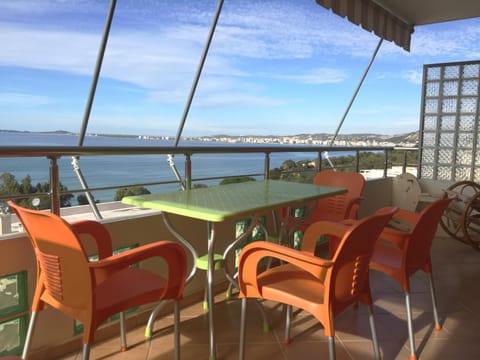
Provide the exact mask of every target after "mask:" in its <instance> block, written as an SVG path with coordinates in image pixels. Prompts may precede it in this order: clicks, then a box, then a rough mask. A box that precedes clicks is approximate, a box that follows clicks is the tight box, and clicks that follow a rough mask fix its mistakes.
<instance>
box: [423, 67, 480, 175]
mask: <svg viewBox="0 0 480 360" xmlns="http://www.w3.org/2000/svg"><path fill="white" fill-rule="evenodd" d="M479 94H480V61H470V62H456V63H447V64H431V65H425V66H424V68H423V91H422V111H421V120H420V149H421V150H420V166H419V177H421V178H423V179H432V180H445V181H461V180H472V181H475V182H480V147H479V146H478V136H479V133H480V129H479Z"/></svg>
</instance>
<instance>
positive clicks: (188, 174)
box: [185, 154, 192, 189]
mask: <svg viewBox="0 0 480 360" xmlns="http://www.w3.org/2000/svg"><path fill="white" fill-rule="evenodd" d="M185 187H186V188H187V189H191V188H192V157H191V155H190V154H185Z"/></svg>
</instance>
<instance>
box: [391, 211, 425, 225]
mask: <svg viewBox="0 0 480 360" xmlns="http://www.w3.org/2000/svg"><path fill="white" fill-rule="evenodd" d="M419 217H420V214H419V213H416V212H413V211H408V210H405V209H398V211H397V212H396V213H395V214H393V217H392V219H397V220H402V221H405V222H407V223H409V224H412V225H413V224H415V223H416V222H417V221H418V218H419Z"/></svg>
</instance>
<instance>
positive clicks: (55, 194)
mask: <svg viewBox="0 0 480 360" xmlns="http://www.w3.org/2000/svg"><path fill="white" fill-rule="evenodd" d="M49 159H50V203H51V206H52V209H51V211H52V213H54V214H57V215H60V180H59V179H60V176H59V174H58V163H57V158H56V157H54V156H52V157H49Z"/></svg>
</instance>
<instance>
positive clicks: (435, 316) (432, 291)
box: [428, 272, 442, 331]
mask: <svg viewBox="0 0 480 360" xmlns="http://www.w3.org/2000/svg"><path fill="white" fill-rule="evenodd" d="M428 279H429V280H430V295H431V296H432V307H433V320H434V321H435V330H437V331H439V330H441V329H442V325H440V321H439V318H438V310H437V299H436V296H435V286H434V284H433V275H432V273H431V272H430V273H428Z"/></svg>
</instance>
